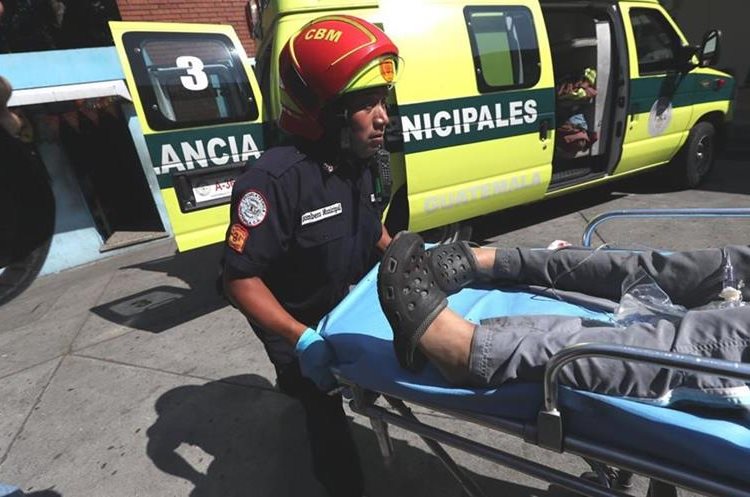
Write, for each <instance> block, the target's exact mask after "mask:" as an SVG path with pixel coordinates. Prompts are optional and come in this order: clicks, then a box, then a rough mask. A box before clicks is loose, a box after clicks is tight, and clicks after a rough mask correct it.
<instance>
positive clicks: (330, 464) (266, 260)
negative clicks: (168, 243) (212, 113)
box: [224, 16, 399, 496]
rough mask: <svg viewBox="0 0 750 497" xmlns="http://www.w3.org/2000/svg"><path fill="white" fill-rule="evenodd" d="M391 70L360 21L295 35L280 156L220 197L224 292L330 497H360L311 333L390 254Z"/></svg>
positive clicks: (390, 47)
mask: <svg viewBox="0 0 750 497" xmlns="http://www.w3.org/2000/svg"><path fill="white" fill-rule="evenodd" d="M398 64H399V59H398V49H397V48H396V46H395V45H394V44H393V43H392V42H391V40H390V39H389V38H388V37H387V36H386V35H385V34H384V33H383V32H382V31H380V30H379V29H378V28H377V27H375V26H374V25H372V24H370V23H368V22H367V21H364V20H361V19H358V18H355V17H351V16H335V17H323V18H319V19H316V20H313V21H311V22H310V23H308V24H307V25H305V26H304V27H302V28H301V29H300V30H299V31H298V32H297V33H296V34H295V35H294V36H292V37H291V39H290V40H289V41H288V42H287V44H286V45H285V46H284V48H283V49H282V51H281V54H280V56H279V72H280V76H281V82H282V86H281V90H282V98H281V101H282V113H281V117H280V120H279V127H280V128H281V129H282V130H283V131H285V132H286V133H288V134H289V135H290V136H289V144H287V145H281V146H277V147H274V148H272V149H270V150H268V151H267V152H265V153H264V154H263V156H262V157H261V158H260V159H259V160H258V161H257V162H255V163H254V164H253V165H252V166H251V167H249V168H247V169H246V171H245V172H244V173H243V174H242V176H240V177H239V178H238V179H237V181H236V182H235V185H234V188H233V191H232V204H231V218H230V224H229V227H228V229H227V239H226V246H225V249H224V287H225V290H226V293H227V295H228V297H229V298H230V300H231V301H232V303H233V304H234V305H235V306H236V307H237V308H239V309H240V310H241V311H242V312H243V314H244V315H245V316H246V317H247V318H248V321H249V322H250V324H251V326H252V328H253V331H254V332H255V333H256V334H257V336H258V337H259V338H260V340H261V341H262V342H263V345H264V346H265V349H266V352H267V353H268V356H269V358H270V360H271V362H272V363H273V365H274V367H275V369H276V374H277V385H278V387H279V388H280V389H281V390H282V391H283V392H285V393H287V394H289V395H291V396H293V397H295V398H297V399H299V400H300V402H301V403H302V406H303V408H304V410H305V416H306V423H307V431H308V436H309V441H310V447H311V450H312V458H313V466H314V468H313V469H314V472H315V475H316V477H317V478H318V480H319V481H320V482H321V483H322V484H323V486H324V487H325V488H326V489H327V490H328V492H329V493H330V495H332V496H359V495H362V491H363V482H362V471H361V468H360V465H359V458H358V455H357V452H356V447H355V445H354V441H353V439H352V436H351V433H350V430H349V426H348V421H347V419H346V416H345V414H344V410H343V408H342V404H341V397H340V396H339V395H334V396H329V395H327V394H326V392H327V391H329V390H331V389H332V388H333V387H334V386H335V380H334V378H333V376H332V375H331V373H330V371H329V369H328V365H329V364H331V362H332V361H333V351H332V349H330V348H329V346H328V344H327V343H326V342H325V341H324V340H323V339H322V338H321V337H320V335H318V334H317V333H316V331H315V327H316V325H317V324H318V321H320V319H321V318H323V316H325V315H326V314H327V313H328V312H329V311H330V310H331V309H333V307H334V306H335V305H336V304H338V303H339V302H340V301H341V299H342V298H343V297H344V296H345V294H346V293H347V292H348V289H349V286H350V285H352V284H354V283H356V282H357V281H358V280H359V279H360V278H361V277H362V276H363V275H364V274H365V273H366V272H367V271H368V270H369V269H370V268H371V267H372V265H374V262H375V261H377V260H378V259H379V257H380V253H381V252H382V251H383V250H384V249H385V248H386V246H387V245H388V243H390V236H389V235H388V233H387V231H386V230H385V228H384V227H383V225H382V223H381V214H382V208H383V205H382V197H380V196H379V195H378V193H379V192H378V183H377V181H376V180H377V177H376V173H375V171H376V170H377V164H376V163H378V162H379V161H382V160H383V155H384V153H385V152H384V151H383V150H382V147H383V142H384V137H385V134H384V133H385V127H386V124H387V123H388V115H387V112H386V98H387V96H388V93H389V91H390V88H391V87H392V85H393V84H394V83H395V80H396V76H397V69H398ZM386 157H387V155H386ZM381 165H382V164H381Z"/></svg>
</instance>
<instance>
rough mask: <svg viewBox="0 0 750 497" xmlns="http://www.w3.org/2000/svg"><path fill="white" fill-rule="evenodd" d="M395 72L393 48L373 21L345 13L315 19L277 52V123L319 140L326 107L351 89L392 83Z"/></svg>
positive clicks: (286, 128)
mask: <svg viewBox="0 0 750 497" xmlns="http://www.w3.org/2000/svg"><path fill="white" fill-rule="evenodd" d="M397 70H398V48H396V45H394V44H393V42H392V41H391V40H390V38H388V36H386V35H385V33H383V32H382V31H381V30H380V29H378V28H377V27H376V26H374V25H373V24H371V23H369V22H367V21H365V20H363V19H360V18H358V17H354V16H348V15H337V16H326V17H321V18H318V19H315V20H313V21H311V22H309V23H307V24H306V25H305V26H303V27H302V29H300V30H299V31H297V33H295V34H294V35H293V36H292V37H291V38H290V39H289V41H288V42H287V43H286V45H284V48H283V49H282V50H281V55H279V73H280V76H281V117H280V119H279V126H280V127H281V128H282V129H284V130H285V131H287V132H289V133H292V134H295V135H299V136H302V137H305V138H308V139H311V140H315V139H317V138H320V136H321V135H322V134H323V126H322V124H321V119H320V117H321V115H320V114H321V111H322V110H323V108H324V107H325V106H326V105H328V104H329V103H331V102H333V101H334V100H336V99H337V98H338V97H339V96H340V95H342V94H344V93H347V92H350V91H356V90H362V89H365V88H370V87H375V86H384V85H392V84H394V83H395V82H396V77H397Z"/></svg>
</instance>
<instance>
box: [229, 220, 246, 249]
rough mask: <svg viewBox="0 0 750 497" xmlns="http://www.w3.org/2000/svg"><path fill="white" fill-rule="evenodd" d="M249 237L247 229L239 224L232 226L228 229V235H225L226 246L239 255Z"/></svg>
mask: <svg viewBox="0 0 750 497" xmlns="http://www.w3.org/2000/svg"><path fill="white" fill-rule="evenodd" d="M249 235H250V232H249V231H247V228H245V227H244V226H242V225H241V224H236V223H235V224H233V225H232V227H231V228H229V235H227V245H229V246H230V247H231V248H232V249H233V250H234V251H235V252H239V253H240V254H241V253H242V252H243V251H244V250H245V242H247V237H248V236H249Z"/></svg>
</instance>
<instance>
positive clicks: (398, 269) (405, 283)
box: [378, 231, 448, 372]
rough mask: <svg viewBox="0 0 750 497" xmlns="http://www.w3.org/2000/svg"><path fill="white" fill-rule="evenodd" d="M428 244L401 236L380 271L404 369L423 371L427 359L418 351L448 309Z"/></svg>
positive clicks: (382, 296)
mask: <svg viewBox="0 0 750 497" xmlns="http://www.w3.org/2000/svg"><path fill="white" fill-rule="evenodd" d="M429 258H430V256H429V254H427V253H426V252H425V250H424V241H423V240H422V237H420V236H419V235H417V234H414V233H409V232H406V231H402V232H401V233H399V234H397V235H396V237H395V238H394V239H393V241H392V242H391V244H390V246H389V247H388V249H387V250H386V251H385V254H384V255H383V261H382V262H381V263H380V269H379V270H378V298H379V299H380V306H381V307H382V308H383V312H384V313H385V316H386V317H387V318H388V322H389V323H390V324H391V328H392V329H393V348H394V349H395V350H396V358H398V362H399V364H401V366H402V367H403V368H406V369H408V370H410V371H415V372H416V371H419V370H420V369H422V368H423V367H424V365H425V364H426V362H427V358H426V357H425V356H424V354H422V353H421V352H420V351H419V349H417V344H418V343H419V339H420V338H422V335H424V332H425V331H426V330H427V327H428V326H429V325H430V324H431V323H432V322H433V321H434V320H435V318H436V317H437V315H438V314H439V313H440V311H442V310H443V309H444V308H445V307H446V306H447V305H448V299H447V298H446V296H445V292H443V291H442V290H441V289H440V287H439V286H438V285H437V284H436V283H435V280H434V278H433V274H432V271H431V269H430V264H429Z"/></svg>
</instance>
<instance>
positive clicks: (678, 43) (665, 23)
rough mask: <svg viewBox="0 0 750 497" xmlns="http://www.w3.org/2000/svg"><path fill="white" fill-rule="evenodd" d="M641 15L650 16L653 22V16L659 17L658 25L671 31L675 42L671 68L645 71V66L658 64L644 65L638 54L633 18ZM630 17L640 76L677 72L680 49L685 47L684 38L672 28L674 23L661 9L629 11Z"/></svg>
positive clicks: (638, 8) (637, 8)
mask: <svg viewBox="0 0 750 497" xmlns="http://www.w3.org/2000/svg"><path fill="white" fill-rule="evenodd" d="M639 14H645V15H647V16H649V17H650V18H651V19H652V20H654V17H653V16H658V19H656V23H657V24H659V25H660V26H661V27H662V29H666V30H667V31H669V32H670V33H671V35H672V38H673V41H674V42H675V44H674V46H673V47H672V53H673V58H672V61H671V65H670V66H669V67H659V68H657V69H645V68H644V65H645V64H657V62H647V63H643V62H641V55H640V53H638V52H639V51H638V37H637V35H636V30H635V29H636V28H635V23H634V22H633V16H634V15H639ZM628 17H629V20H630V29H631V31H632V33H633V44H634V45H635V56H636V61H637V62H638V74H639V75H640V76H654V75H659V74H666V73H668V72H670V71H676V70H677V64H678V58H679V55H680V48H681V47H682V46H683V43H682V38H681V37H680V34H679V33H678V32H677V30H676V29H675V28H674V26H672V23H670V22H669V19H668V18H667V16H666V15H664V12H662V11H660V10H659V9H651V8H648V7H635V8H632V9H630V10H629V11H628ZM659 63H660V64H664V62H663V61H662V62H659Z"/></svg>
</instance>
